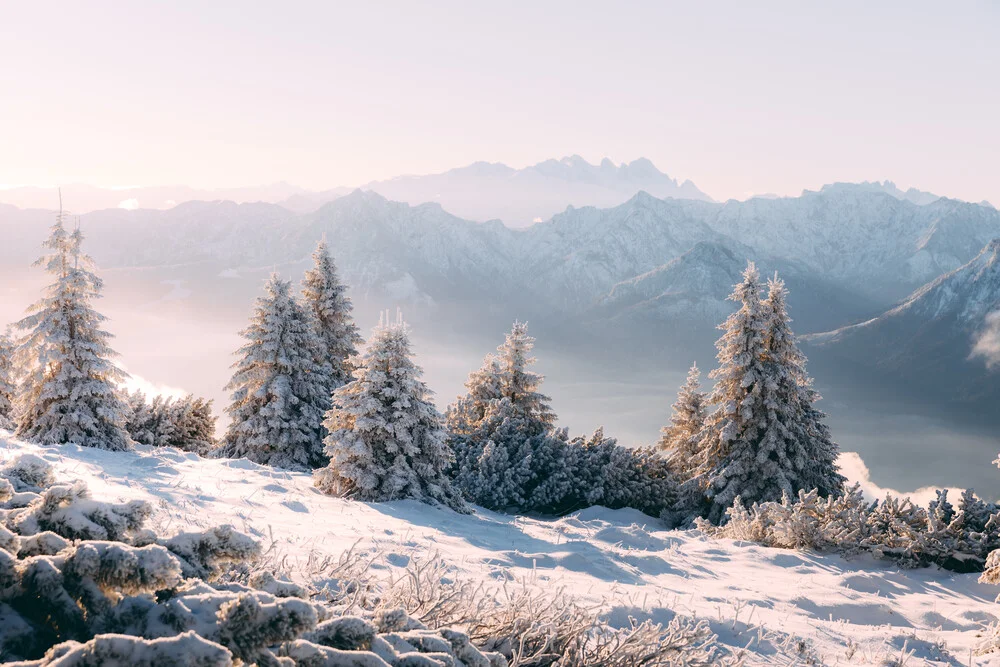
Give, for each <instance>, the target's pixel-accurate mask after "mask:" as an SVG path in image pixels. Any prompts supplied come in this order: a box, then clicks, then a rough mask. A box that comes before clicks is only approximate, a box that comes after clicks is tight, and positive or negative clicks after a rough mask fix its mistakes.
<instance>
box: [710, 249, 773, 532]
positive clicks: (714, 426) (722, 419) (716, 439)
mask: <svg viewBox="0 0 1000 667" xmlns="http://www.w3.org/2000/svg"><path fill="white" fill-rule="evenodd" d="M729 298H730V300H732V301H735V302H737V303H738V304H740V307H739V309H738V310H737V311H736V312H735V313H733V314H732V315H730V316H729V317H728V318H727V319H726V321H725V323H723V324H722V325H721V326H720V328H721V329H723V330H724V331H725V333H724V334H723V335H722V337H721V338H720V339H719V340H718V342H716V348H717V349H718V355H717V358H718V361H719V367H718V368H716V369H715V370H713V371H712V372H711V373H710V374H709V377H710V378H712V379H714V380H715V381H716V384H715V389H714V390H713V392H712V394H711V397H710V402H711V404H712V405H715V406H716V408H715V410H714V411H713V412H712V413H711V414H710V415H709V416H708V418H707V419H706V422H705V428H706V433H705V437H704V439H703V444H702V449H701V452H700V454H699V457H698V469H697V473H698V474H697V482H698V483H699V485H700V486H701V487H702V488H703V489H704V491H705V492H706V493H707V495H708V497H709V499H710V500H711V501H712V511H711V514H712V515H713V518H714V519H715V520H718V519H719V518H721V516H722V513H723V512H725V510H726V509H727V508H728V507H730V506H731V505H732V501H733V499H734V498H735V497H736V496H737V495H740V492H741V489H740V485H739V484H738V481H739V480H734V481H737V483H736V484H732V483H731V482H730V479H729V478H730V476H732V475H733V474H734V473H739V474H740V475H741V476H743V477H745V476H748V475H752V474H753V470H752V468H751V469H749V470H746V469H740V470H736V469H735V468H734V467H733V466H732V459H734V458H735V456H736V455H740V456H742V455H743V454H745V453H752V450H753V448H754V447H755V445H756V443H757V442H758V441H759V439H760V438H761V436H762V435H763V426H764V425H763V423H762V421H763V420H762V416H763V414H764V412H765V408H764V396H763V390H764V384H765V378H766V375H767V369H766V367H765V366H766V364H765V359H766V340H765V339H766V328H767V313H766V312H765V309H764V306H763V304H762V302H761V283H760V273H758V271H757V267H756V266H754V264H753V262H750V263H748V264H747V268H746V270H745V271H744V272H743V281H742V282H741V283H739V284H738V285H736V287H735V289H734V290H733V293H732V294H731V295H730V296H729ZM741 463H742V462H741Z"/></svg>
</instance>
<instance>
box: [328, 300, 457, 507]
mask: <svg viewBox="0 0 1000 667" xmlns="http://www.w3.org/2000/svg"><path fill="white" fill-rule="evenodd" d="M352 364H353V365H354V367H355V370H354V372H353V377H354V379H353V380H352V381H351V382H349V383H347V384H346V385H344V386H343V387H340V388H339V389H337V390H336V391H335V392H334V394H333V407H332V408H330V411H329V412H327V415H326V421H325V422H324V425H325V426H326V428H327V430H328V431H329V435H328V436H327V437H326V453H327V455H328V456H329V458H330V465H329V466H328V467H326V468H323V469H322V470H319V471H317V473H316V486H317V487H319V488H320V489H321V490H322V491H324V492H325V493H330V494H334V495H341V496H346V497H350V498H356V499H359V500H370V501H384V500H395V499H400V498H415V499H418V500H423V501H425V502H430V503H440V504H443V505H447V506H449V507H451V508H453V509H456V510H459V511H467V509H466V507H465V503H464V502H463V501H462V499H461V497H460V495H459V494H458V492H457V491H456V490H455V489H453V488H452V485H451V480H450V479H449V477H448V474H447V471H448V468H449V466H450V465H451V463H452V460H453V455H452V452H451V448H450V447H449V446H448V443H447V433H446V432H445V429H444V426H443V424H442V418H441V415H440V413H438V411H437V409H436V408H435V407H434V404H433V403H432V402H431V400H430V397H431V391H430V390H429V389H428V388H427V385H425V384H424V382H423V381H422V380H421V379H420V376H421V374H422V373H423V371H422V370H421V369H420V367H419V366H417V365H416V364H415V363H413V359H412V354H411V351H410V336H409V332H408V330H407V327H406V325H405V324H404V322H403V319H402V315H400V314H397V317H396V321H395V322H392V321H390V319H389V316H388V313H386V314H385V315H383V317H382V318H381V321H380V322H379V326H378V327H377V328H376V329H375V331H374V332H373V333H372V337H371V339H370V340H369V341H368V345H367V348H366V349H365V352H364V353H363V354H362V355H360V356H358V357H355V358H354V359H353V360H352Z"/></svg>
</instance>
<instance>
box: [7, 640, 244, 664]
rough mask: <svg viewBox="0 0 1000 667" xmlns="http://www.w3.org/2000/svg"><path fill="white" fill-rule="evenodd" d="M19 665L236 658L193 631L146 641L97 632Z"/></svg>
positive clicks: (207, 661)
mask: <svg viewBox="0 0 1000 667" xmlns="http://www.w3.org/2000/svg"><path fill="white" fill-rule="evenodd" d="M13 664H14V665H15V666H17V667H46V666H47V665H58V667H100V665H128V666H129V667H164V666H166V665H169V666H170V667H230V666H231V665H232V664H233V658H232V655H231V654H230V652H229V651H227V650H226V649H225V648H224V647H222V646H219V645H218V644H215V643H213V642H210V641H207V640H206V639H203V638H201V637H199V636H198V635H196V634H195V633H193V632H187V633H184V634H182V635H178V636H176V637H169V638H164V639H153V640H146V639H142V638H139V637H129V636H128V635H111V634H108V635H98V636H97V637H94V638H93V639H91V640H89V641H87V642H86V643H82V644H81V643H80V642H74V641H69V642H64V643H62V644H59V645H57V646H53V647H52V648H51V649H49V650H48V651H46V653H45V655H44V656H43V657H42V658H41V659H39V660H28V661H24V662H17V663H13Z"/></svg>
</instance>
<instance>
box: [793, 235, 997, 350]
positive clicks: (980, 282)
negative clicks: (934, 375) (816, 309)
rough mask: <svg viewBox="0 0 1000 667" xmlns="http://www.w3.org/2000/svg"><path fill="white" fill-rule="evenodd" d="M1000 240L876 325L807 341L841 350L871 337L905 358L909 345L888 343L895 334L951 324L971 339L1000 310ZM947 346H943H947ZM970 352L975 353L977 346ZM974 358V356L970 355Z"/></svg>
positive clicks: (867, 324) (878, 319) (868, 323)
mask: <svg viewBox="0 0 1000 667" xmlns="http://www.w3.org/2000/svg"><path fill="white" fill-rule="evenodd" d="M998 256H1000V238H998V239H994V240H992V241H990V242H989V243H987V244H986V247H984V248H983V249H982V250H981V251H980V253H979V254H978V255H976V257H975V258H973V259H972V261H970V262H969V263H967V264H965V265H964V266H962V267H960V268H958V269H956V270H954V271H952V272H950V273H947V274H945V275H943V276H941V277H940V278H937V279H936V280H933V281H931V282H930V283H928V284H927V285H924V286H923V287H921V288H920V289H918V290H916V291H915V292H913V294H911V295H910V296H909V297H907V298H906V299H904V300H903V301H902V303H900V304H899V305H897V306H895V307H894V308H892V309H890V310H889V311H887V312H886V313H885V314H883V315H881V316H879V317H876V318H874V319H871V320H868V321H866V322H862V323H860V324H855V325H852V326H848V327H843V328H841V329H837V330H835V331H831V332H828V333H823V334H816V335H814V336H807V337H805V338H806V340H808V341H809V342H811V343H814V344H818V345H835V344H837V343H840V342H843V341H846V340H857V339H859V338H863V337H866V336H870V337H872V338H874V339H878V340H879V341H880V344H882V345H883V346H884V347H885V348H886V349H887V350H895V351H897V352H898V353H903V352H904V351H905V350H906V349H907V348H908V347H909V341H903V340H898V339H897V340H888V339H887V338H886V336H885V332H887V331H889V330H896V331H900V332H901V333H905V332H907V330H908V329H909V330H910V331H909V333H911V334H912V335H914V336H916V335H918V334H919V333H920V329H923V328H926V327H929V326H934V325H935V324H937V323H941V324H947V326H948V327H949V329H950V330H951V332H952V334H953V336H950V337H949V338H953V337H955V336H960V337H965V338H967V339H971V336H972V334H973V333H974V332H975V331H977V330H979V329H980V328H981V327H982V325H983V324H984V321H985V319H986V316H987V315H989V314H990V313H992V312H993V311H995V310H997V309H998V308H1000V257H998ZM942 342H943V341H942ZM966 347H971V342H969V343H968V345H967V346H966ZM966 353H968V350H966Z"/></svg>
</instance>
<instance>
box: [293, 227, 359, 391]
mask: <svg viewBox="0 0 1000 667" xmlns="http://www.w3.org/2000/svg"><path fill="white" fill-rule="evenodd" d="M302 297H303V300H304V301H305V304H306V307H307V308H308V310H309V312H310V313H311V314H312V317H313V322H314V326H315V327H316V331H317V334H318V335H319V337H320V339H321V341H322V350H323V358H324V361H326V362H327V363H329V364H330V369H331V370H330V382H329V384H328V387H327V389H328V393H330V394H332V393H333V390H334V389H337V388H338V387H342V386H343V385H345V384H347V383H348V382H350V381H351V370H352V369H351V364H350V359H351V357H353V356H354V355H356V354H357V353H358V351H357V346H358V345H360V344H361V343H362V342H364V340H363V339H362V337H361V334H360V333H359V332H358V327H357V325H355V324H354V320H353V318H352V317H351V311H352V310H353V306H352V305H351V299H350V297H348V296H347V286H346V285H344V284H343V283H341V282H340V278H339V277H338V276H337V267H336V266H335V265H334V263H333V258H331V257H330V252H329V249H328V248H327V245H326V241H320V243H319V245H318V246H317V247H316V251H315V252H314V253H313V268H311V269H309V270H308V271H306V274H305V278H304V279H303V281H302Z"/></svg>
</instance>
